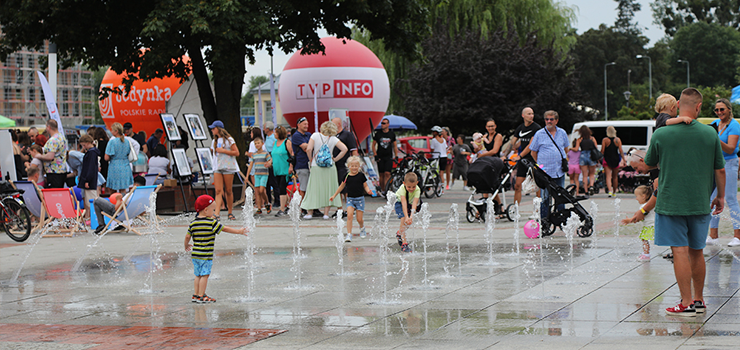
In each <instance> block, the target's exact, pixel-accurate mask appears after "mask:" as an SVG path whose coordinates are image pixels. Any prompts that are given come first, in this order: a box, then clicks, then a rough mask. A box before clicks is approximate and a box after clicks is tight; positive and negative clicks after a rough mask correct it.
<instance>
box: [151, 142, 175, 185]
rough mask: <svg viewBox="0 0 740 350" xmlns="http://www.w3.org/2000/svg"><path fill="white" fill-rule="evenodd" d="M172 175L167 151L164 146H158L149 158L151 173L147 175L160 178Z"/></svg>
mask: <svg viewBox="0 0 740 350" xmlns="http://www.w3.org/2000/svg"><path fill="white" fill-rule="evenodd" d="M169 173H170V160H169V159H167V149H166V148H164V145H161V144H160V145H156V146H155V147H154V150H152V157H151V158H149V171H148V172H147V174H158V175H160V178H162V177H165V176H167V174H169ZM157 181H159V180H157Z"/></svg>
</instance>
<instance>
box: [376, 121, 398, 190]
mask: <svg viewBox="0 0 740 350" xmlns="http://www.w3.org/2000/svg"><path fill="white" fill-rule="evenodd" d="M390 125H391V123H390V121H388V118H383V121H381V122H380V128H381V129H380V131H376V132H375V135H373V143H372V147H373V154H375V162H377V163H378V176H379V177H380V191H378V193H383V190H385V185H386V183H387V182H388V180H389V179H390V178H391V170H393V159H395V158H396V157H398V149H397V148H396V134H395V133H394V132H393V131H391V130H390V129H389V128H390Z"/></svg>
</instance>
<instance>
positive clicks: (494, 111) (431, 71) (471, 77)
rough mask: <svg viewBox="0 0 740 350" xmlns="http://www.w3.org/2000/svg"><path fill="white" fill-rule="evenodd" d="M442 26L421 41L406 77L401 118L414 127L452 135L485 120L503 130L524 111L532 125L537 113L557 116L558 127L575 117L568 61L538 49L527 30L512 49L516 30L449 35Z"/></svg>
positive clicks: (480, 127) (573, 85)
mask: <svg viewBox="0 0 740 350" xmlns="http://www.w3.org/2000/svg"><path fill="white" fill-rule="evenodd" d="M447 31H448V29H447V28H445V27H444V26H440V27H439V28H437V29H436V31H435V35H432V37H430V38H428V39H427V40H425V41H424V42H423V44H422V48H423V50H424V54H425V57H426V60H425V62H424V64H418V65H414V67H412V68H411V70H410V71H409V75H408V79H407V82H408V86H409V92H408V94H407V95H405V96H403V97H404V98H405V99H406V116H407V117H408V118H409V119H411V120H413V121H414V122H416V123H417V125H418V126H419V127H420V128H421V129H428V128H429V127H431V126H432V125H435V124H438V125H448V126H450V127H452V129H453V133H455V134H457V133H459V132H464V133H468V134H470V133H472V132H476V131H481V130H483V126H484V125H485V120H486V119H488V118H493V119H494V120H495V121H496V124H497V125H498V131H499V132H501V133H504V134H505V133H508V132H509V131H510V130H512V129H514V127H515V126H516V125H517V124H519V123H521V119H520V118H518V116H519V115H521V110H522V108H524V107H526V106H530V107H532V108H534V110H535V111H536V113H537V116H538V117H537V120H539V121H540V122H541V121H542V120H541V115H542V113H543V112H544V111H545V110H548V109H554V110H557V111H558V112H559V113H560V120H561V122H560V126H561V127H565V128H567V127H569V126H570V125H572V124H573V122H575V121H576V120H581V119H582V115H580V114H579V113H578V112H577V111H576V108H575V106H574V105H573V104H572V102H574V101H578V95H577V87H576V81H575V77H574V75H573V74H572V70H571V68H570V67H571V66H572V63H571V62H570V60H569V59H568V58H567V57H566V58H563V57H562V54H560V53H558V51H557V50H555V49H554V48H552V47H550V48H548V47H544V46H542V45H541V44H540V43H539V42H538V39H537V38H536V35H535V34H534V33H532V34H531V36H530V38H529V40H527V41H526V42H525V43H524V45H520V43H519V39H518V38H519V36H518V35H517V34H516V33H512V32H509V33H507V34H504V33H503V32H495V33H491V35H488V38H487V39H484V38H482V35H481V34H480V32H468V33H466V34H462V33H461V34H458V35H456V36H454V37H450V36H448V35H447V34H446V32H447Z"/></svg>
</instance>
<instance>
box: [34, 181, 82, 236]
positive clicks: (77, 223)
mask: <svg viewBox="0 0 740 350" xmlns="http://www.w3.org/2000/svg"><path fill="white" fill-rule="evenodd" d="M41 201H42V203H43V205H44V208H45V209H46V213H47V215H49V220H48V221H47V223H46V224H49V223H53V222H54V221H56V220H62V219H67V220H73V221H74V225H71V227H69V226H67V225H68V224H69V223H65V226H66V227H62V228H59V229H57V230H56V232H60V233H57V234H46V235H44V237H72V236H74V234H75V233H76V232H77V231H79V228H80V227H82V225H83V224H84V222H83V221H82V220H83V217H84V216H85V209H84V208H85V207H84V206H80V205H79V204H78V202H77V198H75V197H74V195H72V193H70V191H69V188H45V189H43V190H41ZM61 232H66V233H61Z"/></svg>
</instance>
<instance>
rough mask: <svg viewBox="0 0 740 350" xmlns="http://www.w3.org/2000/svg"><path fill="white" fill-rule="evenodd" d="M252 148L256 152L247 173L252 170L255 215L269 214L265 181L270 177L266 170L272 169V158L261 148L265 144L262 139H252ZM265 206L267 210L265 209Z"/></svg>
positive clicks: (257, 137)
mask: <svg viewBox="0 0 740 350" xmlns="http://www.w3.org/2000/svg"><path fill="white" fill-rule="evenodd" d="M253 142H254V146H255V147H256V148H257V152H255V153H253V154H252V162H251V163H249V169H247V173H248V174H251V173H252V170H254V190H255V191H254V192H255V199H256V201H257V214H262V211H263V210H264V211H266V212H267V214H269V213H270V211H271V209H270V206H269V201H268V200H267V190H266V189H267V179H268V177H269V176H270V170H269V169H267V168H271V167H272V158H271V157H270V154H269V153H267V152H266V151H265V148H264V147H262V146H263V145H264V144H265V143H264V141H262V137H260V136H256V137H255V138H254V141H253ZM265 204H267V209H265Z"/></svg>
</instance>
